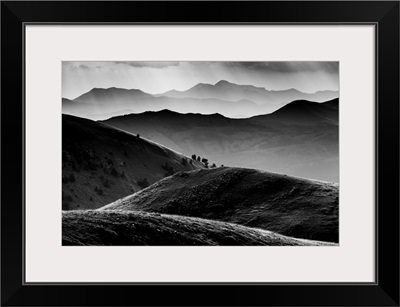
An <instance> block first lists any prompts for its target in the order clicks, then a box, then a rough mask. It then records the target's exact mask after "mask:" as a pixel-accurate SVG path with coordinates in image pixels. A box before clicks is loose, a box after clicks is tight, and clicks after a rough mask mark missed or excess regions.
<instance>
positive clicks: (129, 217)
mask: <svg viewBox="0 0 400 307" xmlns="http://www.w3.org/2000/svg"><path fill="white" fill-rule="evenodd" d="M62 244H63V245H103V246H104V245H119V246H126V245H159V246H160V245H163V246H168V245H186V246H188V245H189V246H190V245H225V246H238V245H272V246H281V245H290V246H321V245H334V244H331V243H327V242H319V241H310V240H302V239H296V238H290V237H286V236H282V235H278V234H275V233H273V232H270V231H266V230H261V229H254V228H249V227H244V226H240V225H235V224H231V223H224V222H217V221H211V220H204V219H198V218H191V217H183V216H174V215H166V214H155V213H145V212H138V211H135V212H127V211H92V210H86V211H81V210H79V211H64V212H63V216H62Z"/></svg>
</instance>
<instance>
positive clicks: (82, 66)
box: [62, 61, 339, 99]
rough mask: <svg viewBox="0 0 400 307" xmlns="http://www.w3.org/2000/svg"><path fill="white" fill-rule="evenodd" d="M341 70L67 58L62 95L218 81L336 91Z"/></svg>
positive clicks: (325, 65)
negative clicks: (76, 60) (83, 60)
mask: <svg viewBox="0 0 400 307" xmlns="http://www.w3.org/2000/svg"><path fill="white" fill-rule="evenodd" d="M338 73H339V64H338V62H128V61H125V62H87V61H86V62H63V63H62V97H65V98H69V99H74V98H76V97H78V96H80V95H81V94H83V93H86V92H88V91H90V90H91V89H92V88H94V87H98V88H109V87H120V88H126V89H132V88H134V89H141V90H142V91H144V92H147V93H150V94H159V93H163V92H166V91H169V90H172V89H176V90H180V91H183V90H187V89H189V88H191V87H192V86H194V85H196V84H198V83H211V84H215V83H217V82H218V81H220V80H227V81H229V82H232V83H237V84H251V85H254V86H259V87H265V88H266V89H267V90H284V89H289V88H295V89H297V90H299V91H302V92H306V93H313V92H316V91H319V90H338V87H339V76H338Z"/></svg>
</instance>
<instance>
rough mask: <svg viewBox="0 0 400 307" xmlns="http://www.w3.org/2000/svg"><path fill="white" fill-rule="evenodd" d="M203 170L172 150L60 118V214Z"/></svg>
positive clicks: (87, 122)
mask: <svg viewBox="0 0 400 307" xmlns="http://www.w3.org/2000/svg"><path fill="white" fill-rule="evenodd" d="M201 167H203V166H202V164H201V163H200V162H197V161H193V160H192V159H190V158H187V157H185V156H183V155H182V154H179V153H177V152H175V151H172V150H170V149H168V148H166V147H163V146H161V145H158V144H156V143H153V142H150V141H147V140H145V139H143V138H141V137H138V136H136V135H132V134H130V133H127V132H124V131H121V130H118V129H115V128H113V127H110V126H107V125H105V124H101V123H97V122H94V121H91V120H87V119H83V118H78V117H73V116H69V115H63V117H62V185H63V209H64V210H68V209H77V208H79V209H94V208H98V207H101V206H104V205H106V204H108V203H110V202H112V201H115V200H117V199H119V198H121V197H125V196H127V195H129V194H132V193H133V192H136V191H138V190H140V189H143V188H145V187H147V186H149V185H150V184H152V183H154V182H156V181H158V180H160V179H162V178H164V177H166V176H170V175H172V174H173V173H174V172H177V171H189V170H193V169H197V168H201Z"/></svg>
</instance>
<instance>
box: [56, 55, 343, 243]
mask: <svg viewBox="0 0 400 307" xmlns="http://www.w3.org/2000/svg"><path fill="white" fill-rule="evenodd" d="M60 100H61V101H62V245H64V246H71V245H72V246H77V245H84V246H111V245H113V246H149V245H150V246H151V245H152V246H284V245H288V246H338V245H339V62H321V61H307V62H301V61H293V62H275V61H274V62H272V61H271V62H268V61H263V62H227V61H216V62H201V61H191V62H188V61H182V62H178V61H173V62H167V61H152V62H144V61H113V62H111V61H80V62H75V61H74V62H72V61H64V62H62V93H61V97H60Z"/></svg>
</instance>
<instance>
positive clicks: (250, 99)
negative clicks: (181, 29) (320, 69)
mask: <svg viewBox="0 0 400 307" xmlns="http://www.w3.org/2000/svg"><path fill="white" fill-rule="evenodd" d="M336 97H338V92H335V91H321V92H316V93H313V94H306V93H302V92H299V91H297V90H295V89H290V90H284V91H267V90H266V89H265V88H259V87H254V86H251V85H237V84H233V83H229V82H227V81H220V82H218V83H217V84H215V85H211V84H198V85H196V86H195V87H193V88H191V89H189V90H187V91H184V92H178V91H174V90H173V91H169V92H167V93H164V94H159V95H151V94H148V93H144V92H143V91H141V90H137V89H130V90H128V89H122V88H108V89H102V88H94V89H92V90H91V91H89V92H87V93H85V94H83V95H81V96H79V97H77V98H75V99H74V100H68V99H63V107H62V109H63V113H65V114H71V115H76V116H80V117H86V118H90V119H94V120H103V119H107V118H110V117H111V116H116V115H123V114H128V113H141V112H145V111H160V110H163V109H169V110H173V111H175V112H180V113H189V112H198V113H202V114H213V113H220V114H222V115H224V116H226V117H233V118H245V117H251V116H255V115H259V114H266V113H271V112H273V111H275V110H276V109H278V108H279V107H281V106H283V105H285V104H287V103H289V102H290V101H293V100H297V99H308V100H313V101H319V102H320V101H326V100H329V99H332V98H336ZM71 102H72V103H71Z"/></svg>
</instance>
